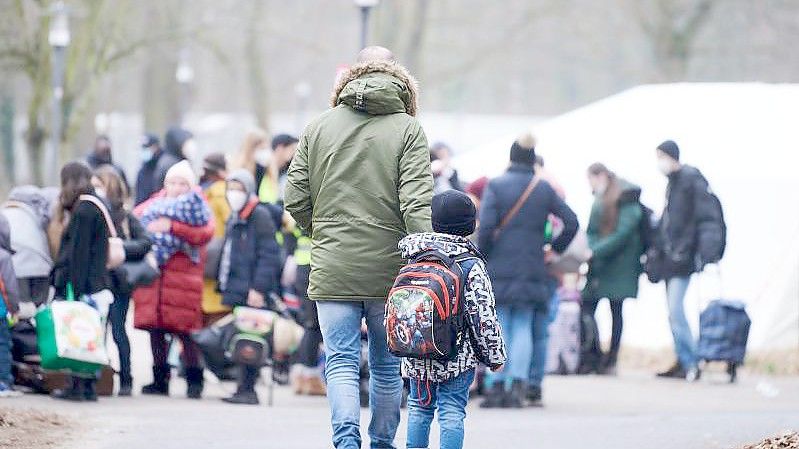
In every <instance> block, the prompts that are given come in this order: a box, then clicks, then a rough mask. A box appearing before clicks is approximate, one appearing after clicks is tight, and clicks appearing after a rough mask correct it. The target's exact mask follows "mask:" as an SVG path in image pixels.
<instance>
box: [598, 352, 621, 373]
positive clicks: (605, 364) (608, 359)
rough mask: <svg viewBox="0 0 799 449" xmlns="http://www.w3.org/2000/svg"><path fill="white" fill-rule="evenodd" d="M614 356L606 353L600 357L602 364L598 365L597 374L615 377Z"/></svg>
mask: <svg viewBox="0 0 799 449" xmlns="http://www.w3.org/2000/svg"><path fill="white" fill-rule="evenodd" d="M616 358H617V356H616V354H614V353H612V352H611V353H608V354H605V355H603V356H602V362H601V363H600V365H599V374H603V375H606V376H615V375H616Z"/></svg>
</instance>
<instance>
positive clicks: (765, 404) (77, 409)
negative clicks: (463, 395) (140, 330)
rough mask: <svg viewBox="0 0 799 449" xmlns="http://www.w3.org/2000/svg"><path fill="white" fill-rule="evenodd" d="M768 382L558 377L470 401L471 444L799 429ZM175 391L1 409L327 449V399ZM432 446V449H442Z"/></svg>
mask: <svg viewBox="0 0 799 449" xmlns="http://www.w3.org/2000/svg"><path fill="white" fill-rule="evenodd" d="M761 381H762V379H761V378H759V377H747V376H746V375H744V377H743V378H742V379H741V382H740V383H739V384H738V385H735V386H730V385H726V384H723V383H721V378H720V377H719V378H718V379H716V380H715V381H714V379H705V380H703V381H702V382H701V383H699V384H693V385H689V384H685V383H682V382H676V381H674V382H672V381H659V380H655V379H653V378H652V377H651V376H650V375H649V374H646V373H630V374H623V375H621V376H620V377H617V378H600V377H580V378H578V377H568V378H566V377H551V378H548V379H547V383H546V391H545V395H546V403H547V405H546V407H545V408H543V409H524V410H518V411H511V410H481V409H479V408H477V407H476V404H471V405H470V409H469V415H468V418H467V424H466V429H467V430H466V446H465V447H467V448H536V449H578V448H579V449H587V448H608V449H627V448H629V449H640V448H647V449H660V448H663V449H665V448H669V449H672V448H680V449H694V448H695V449H700V448H701V449H709V448H734V447H738V446H740V445H742V444H744V443H747V442H754V441H758V440H760V439H761V438H762V437H764V436H767V435H771V434H775V433H778V432H780V431H782V430H787V429H799V378H782V379H780V378H777V379H768V378H767V379H766V382H768V388H763V385H762V384H761V385H760V388H758V384H759V383H761ZM173 387H174V388H173V394H174V396H175V397H174V398H169V399H166V398H145V397H134V398H131V399H118V398H113V399H105V400H101V402H100V403H99V404H67V403H60V402H56V401H53V400H50V399H49V398H47V397H32V396H26V397H24V398H21V399H16V400H9V401H3V403H2V405H9V406H12V407H26V408H36V409H47V410H50V411H56V412H59V413H63V414H66V415H68V416H71V417H73V418H75V419H77V420H80V421H81V422H83V423H84V424H85V431H82V432H79V433H78V435H79V437H78V438H77V440H76V441H72V442H71V443H66V442H65V443H64V444H63V445H62V446H61V447H63V448H68V449H140V448H143V447H154V448H158V449H186V448H209V449H210V448H226V449H250V448H252V449H255V448H259V449H261V448H266V449H273V448H274V449H278V448H280V449H292V448H314V449H319V448H327V447H330V443H329V441H330V430H329V424H328V412H327V405H326V401H325V399H324V398H307V397H305V398H298V397H294V396H293V395H292V394H291V393H290V392H289V391H287V390H285V389H278V390H277V391H276V395H275V404H274V406H273V407H267V406H261V407H242V406H239V407H235V406H229V405H227V404H224V403H222V402H221V401H219V399H218V398H220V397H222V396H223V395H225V390H224V388H227V389H232V388H233V387H232V385H224V386H223V385H211V386H209V388H208V389H207V395H206V399H204V400H202V401H199V402H197V401H190V400H187V399H183V398H181V397H179V396H180V395H182V393H183V391H184V387H183V385H182V384H181V382H180V381H175V382H174V385H173ZM764 392H765V393H766V394H764ZM774 393H777V394H776V396H773V394H774ZM263 395H264V392H263V391H262V396H263ZM363 421H364V422H366V416H365V414H364V417H363ZM403 421H404V417H403ZM403 426H404V423H403ZM364 427H365V426H364ZM404 432H405V431H404V427H403V428H402V429H401V430H400V432H399V434H398V439H397V443H398V445H399V447H404ZM0 433H2V430H0ZM433 439H434V442H433V445H432V447H437V438H435V436H434V438H433Z"/></svg>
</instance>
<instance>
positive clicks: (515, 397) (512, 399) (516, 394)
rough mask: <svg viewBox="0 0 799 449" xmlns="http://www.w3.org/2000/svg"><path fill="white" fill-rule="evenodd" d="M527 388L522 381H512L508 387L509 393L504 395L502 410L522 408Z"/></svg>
mask: <svg viewBox="0 0 799 449" xmlns="http://www.w3.org/2000/svg"><path fill="white" fill-rule="evenodd" d="M526 390H527V387H526V385H525V382H524V381H523V380H519V379H514V380H513V383H511V385H510V393H508V394H506V395H505V401H504V402H503V404H502V407H503V408H522V407H524V396H525V393H526Z"/></svg>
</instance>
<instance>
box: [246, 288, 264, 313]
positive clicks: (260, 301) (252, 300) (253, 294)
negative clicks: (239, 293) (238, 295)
mask: <svg viewBox="0 0 799 449" xmlns="http://www.w3.org/2000/svg"><path fill="white" fill-rule="evenodd" d="M264 304H265V302H264V295H262V294H260V293H259V292H257V291H255V290H252V289H251V290H250V293H249V294H248V295H247V305H248V306H250V307H255V308H256V309H260V308H261V307H263V306H264Z"/></svg>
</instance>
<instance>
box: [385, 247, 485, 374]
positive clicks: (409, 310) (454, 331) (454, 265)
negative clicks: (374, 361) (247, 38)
mask: <svg viewBox="0 0 799 449" xmlns="http://www.w3.org/2000/svg"><path fill="white" fill-rule="evenodd" d="M464 256H465V257H464ZM464 256H458V257H455V258H452V257H449V256H447V255H445V254H443V253H441V252H439V251H435V250H430V251H424V252H422V253H420V254H418V255H416V256H415V257H414V258H413V259H411V261H410V263H409V264H408V265H406V266H405V267H403V268H402V269H401V270H400V272H399V275H397V278H396V280H395V281H394V286H393V287H392V289H391V291H390V292H389V294H388V300H387V301H386V312H385V325H386V336H387V340H388V347H389V350H390V351H391V353H392V354H394V355H395V356H397V357H410V358H416V359H435V360H452V359H453V358H455V357H456V356H457V354H458V346H459V343H460V339H461V338H462V335H461V334H462V332H461V330H462V329H463V326H464V323H465V317H464V314H465V308H464V304H463V296H464V295H463V291H464V285H463V283H464V281H465V276H464V270H463V268H462V267H461V265H459V263H460V262H464V261H466V260H467V259H472V258H474V256H472V255H470V254H468V253H467V254H465V255H464Z"/></svg>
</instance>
